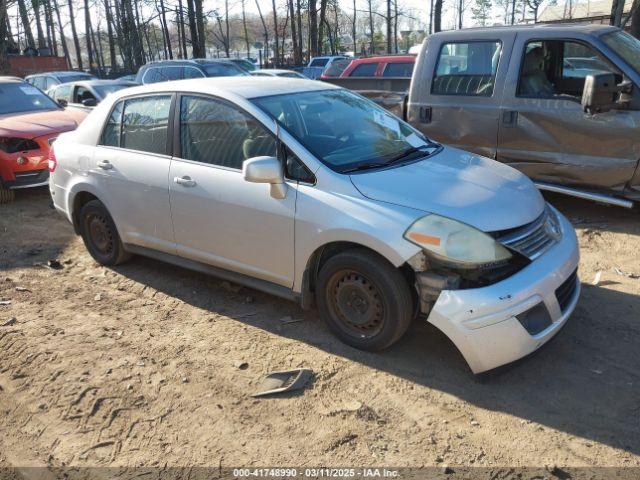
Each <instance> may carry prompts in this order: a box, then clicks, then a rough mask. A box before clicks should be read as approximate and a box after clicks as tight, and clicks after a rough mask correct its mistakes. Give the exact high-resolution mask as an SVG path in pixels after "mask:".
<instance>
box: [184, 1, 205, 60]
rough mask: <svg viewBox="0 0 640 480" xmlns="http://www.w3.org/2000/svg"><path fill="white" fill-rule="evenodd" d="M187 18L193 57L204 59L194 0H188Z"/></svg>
mask: <svg viewBox="0 0 640 480" xmlns="http://www.w3.org/2000/svg"><path fill="white" fill-rule="evenodd" d="M187 17H188V19H189V35H190V36H191V56H192V57H193V58H202V57H203V55H204V53H203V52H201V51H200V41H199V40H198V25H197V24H196V11H195V6H194V0H187Z"/></svg>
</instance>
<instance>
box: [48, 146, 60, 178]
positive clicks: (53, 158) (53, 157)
mask: <svg viewBox="0 0 640 480" xmlns="http://www.w3.org/2000/svg"><path fill="white" fill-rule="evenodd" d="M47 160H48V161H49V172H51V173H53V172H54V171H55V169H56V167H57V166H58V161H57V160H56V152H54V151H53V145H51V146H50V147H49V157H48V158H47Z"/></svg>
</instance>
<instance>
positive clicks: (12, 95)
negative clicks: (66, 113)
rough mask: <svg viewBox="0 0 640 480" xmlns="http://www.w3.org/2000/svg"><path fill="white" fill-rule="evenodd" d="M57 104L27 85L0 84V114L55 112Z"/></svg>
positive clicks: (57, 107)
mask: <svg viewBox="0 0 640 480" xmlns="http://www.w3.org/2000/svg"><path fill="white" fill-rule="evenodd" d="M59 108H60V107H59V106H58V104H57V103H55V102H54V101H53V100H51V99H50V98H49V97H47V96H46V95H45V94H44V93H42V92H41V91H40V90H38V89H37V88H36V87H34V86H33V85H29V84H27V83H2V84H0V114H6V113H19V112H36V111H40V110H57V109H59Z"/></svg>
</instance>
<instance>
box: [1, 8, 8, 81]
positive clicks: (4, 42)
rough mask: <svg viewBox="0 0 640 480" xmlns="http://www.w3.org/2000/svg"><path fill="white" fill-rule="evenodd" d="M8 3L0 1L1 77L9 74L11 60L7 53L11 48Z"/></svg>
mask: <svg viewBox="0 0 640 480" xmlns="http://www.w3.org/2000/svg"><path fill="white" fill-rule="evenodd" d="M7 20H8V18H7V3H6V0H0V75H6V74H8V73H9V70H10V67H9V58H8V56H7V51H8V49H9V48H8V47H9V35H8V31H7V30H8V29H7Z"/></svg>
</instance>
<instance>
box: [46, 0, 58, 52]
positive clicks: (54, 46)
mask: <svg viewBox="0 0 640 480" xmlns="http://www.w3.org/2000/svg"><path fill="white" fill-rule="evenodd" d="M46 1H47V3H46V4H45V9H46V12H47V16H46V18H47V28H48V29H49V30H50V31H49V32H48V33H47V36H48V37H49V38H50V39H51V50H52V52H53V54H54V55H55V56H56V57H57V56H58V39H57V37H56V23H55V21H54V19H53V11H52V7H51V0H46Z"/></svg>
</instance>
